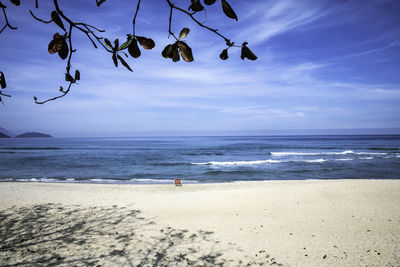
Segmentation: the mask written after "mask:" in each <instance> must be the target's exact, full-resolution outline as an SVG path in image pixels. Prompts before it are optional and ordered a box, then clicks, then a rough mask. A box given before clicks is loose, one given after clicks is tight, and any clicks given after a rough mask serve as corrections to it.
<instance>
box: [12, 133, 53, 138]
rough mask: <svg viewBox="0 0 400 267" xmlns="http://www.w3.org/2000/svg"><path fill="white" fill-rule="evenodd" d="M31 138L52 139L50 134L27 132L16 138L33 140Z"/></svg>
mask: <svg viewBox="0 0 400 267" xmlns="http://www.w3.org/2000/svg"><path fill="white" fill-rule="evenodd" d="M31 137H35V138H36V137H52V136H51V135H49V134H44V133H38V132H27V133H23V134H19V135H17V136H15V138H31Z"/></svg>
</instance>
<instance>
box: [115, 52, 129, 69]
mask: <svg viewBox="0 0 400 267" xmlns="http://www.w3.org/2000/svg"><path fill="white" fill-rule="evenodd" d="M117 57H118V59H119V61H121V63H122V65H124V66H125V68H127V69H128V70H130V71H132V69H131V67H130V66H129V65H128V63H126V61H125V60H124V59H123V57H121V56H120V55H118V54H117Z"/></svg>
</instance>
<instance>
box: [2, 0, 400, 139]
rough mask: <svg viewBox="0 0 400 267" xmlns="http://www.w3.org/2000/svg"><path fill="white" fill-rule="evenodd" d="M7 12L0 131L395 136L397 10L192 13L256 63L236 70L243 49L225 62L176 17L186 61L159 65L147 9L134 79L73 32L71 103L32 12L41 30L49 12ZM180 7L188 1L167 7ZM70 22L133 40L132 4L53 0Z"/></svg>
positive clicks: (164, 33) (378, 6)
mask: <svg viewBox="0 0 400 267" xmlns="http://www.w3.org/2000/svg"><path fill="white" fill-rule="evenodd" d="M33 2H34V1H30V2H29V3H25V2H24V3H22V5H21V6H20V7H13V6H12V5H11V4H9V3H7V5H8V7H7V11H8V16H9V20H10V23H11V24H12V25H13V26H17V27H18V30H17V31H11V30H9V29H6V30H5V31H4V32H3V33H2V34H1V35H0V59H1V60H0V69H1V70H2V71H3V72H4V73H6V77H7V82H8V86H7V89H6V90H5V91H4V92H5V93H10V94H12V96H13V97H12V98H7V99H5V103H6V105H5V106H0V109H1V110H0V126H1V127H4V128H7V129H9V130H11V131H13V132H16V133H19V132H24V131H42V132H48V133H51V134H53V135H55V136H130V135H136V134H141V133H142V134H152V133H159V132H170V133H177V134H179V133H183V134H184V133H185V132H187V131H202V132H204V133H205V134H206V133H207V132H210V133H211V132H217V131H218V132H226V131H247V130H259V131H260V130H261V132H262V130H290V129H338V128H339V129H342V128H346V129H357V128H399V127H400V116H399V114H400V74H399V71H400V15H399V14H400V1H397V0H392V1H383V0H381V1H378V0H363V1H348V0H329V1H323V0H321V1H307V0H304V1H294V0H281V1H276V0H274V1H272V0H252V1H238V0H230V1H229V2H230V3H231V5H232V7H233V8H234V9H235V11H236V13H237V15H238V18H239V21H238V22H236V21H234V20H232V19H229V18H227V17H225V16H224V15H223V13H222V11H221V7H220V3H219V1H217V3H216V4H215V5H214V6H211V7H207V10H206V12H203V13H201V14H200V13H199V14H197V17H198V19H199V20H200V21H202V22H204V23H205V24H206V25H209V26H211V27H215V28H217V29H218V30H219V31H220V32H221V33H222V34H224V35H226V36H227V37H229V38H230V39H231V40H232V41H235V42H237V43H238V44H240V43H242V42H244V41H247V42H248V43H249V47H250V48H251V49H252V51H254V53H255V54H256V55H257V56H258V60H257V61H247V60H245V61H242V60H241V59H240V49H236V50H235V49H232V51H230V53H229V54H230V58H229V60H227V61H221V60H220V59H219V57H218V55H219V53H220V52H221V51H222V50H223V49H224V48H225V42H224V41H223V40H222V39H220V38H219V37H218V36H216V35H215V34H213V33H211V32H208V31H206V30H204V29H203V28H199V27H198V26H196V25H195V24H194V23H193V22H192V21H191V20H190V18H188V17H186V16H184V15H181V14H179V13H178V12H176V11H175V12H174V16H173V18H174V23H173V25H172V26H173V27H172V28H173V31H174V32H175V33H176V34H179V31H180V30H181V28H183V27H189V28H190V29H191V32H190V33H189V35H188V37H187V39H186V41H187V43H188V44H189V45H190V46H191V47H192V49H193V55H194V59H195V61H194V62H191V63H187V62H183V61H180V62H178V63H173V62H172V61H170V60H167V59H164V58H163V57H162V56H161V51H162V49H163V48H164V47H165V46H166V45H167V44H168V43H171V42H173V40H172V39H168V15H169V8H168V5H167V3H166V2H165V1H161V0H159V1H150V0H143V1H142V2H143V3H142V6H141V9H140V11H139V15H138V19H137V23H136V24H137V25H136V33H137V35H142V36H147V37H151V38H152V39H153V40H154V41H155V42H156V47H155V48H154V49H153V50H151V51H144V50H143V49H142V56H141V57H140V58H138V59H133V58H129V59H128V63H129V64H130V65H131V67H132V68H133V72H129V71H127V70H126V69H125V68H123V67H119V68H115V67H114V65H113V63H112V59H111V56H110V54H109V53H106V52H105V51H103V50H101V49H94V48H93V47H92V45H91V43H90V42H89V40H88V39H87V38H86V37H85V36H84V35H82V34H81V33H79V32H75V33H74V35H73V42H74V47H75V48H76V49H77V53H75V54H74V56H73V61H72V64H73V69H79V70H80V72H81V81H80V82H79V85H77V86H73V87H72V90H71V92H70V94H68V95H67V96H66V97H64V98H61V99H59V100H56V101H53V102H49V103H47V104H45V105H36V104H35V103H34V102H33V96H37V97H38V98H39V99H45V98H49V97H53V96H55V95H57V93H58V88H59V86H60V85H63V86H66V84H65V82H63V78H64V73H65V62H64V61H61V59H60V58H59V57H58V56H57V55H50V54H49V53H48V52H47V45H48V43H49V41H50V40H51V39H52V35H53V34H54V33H55V32H61V31H60V29H59V28H58V26H57V25H55V24H53V23H52V24H42V23H40V22H38V21H35V20H34V19H33V18H32V17H30V15H29V8H32V9H33V10H34V12H35V14H36V15H37V16H39V17H41V18H43V19H48V18H49V16H50V12H51V10H53V9H54V8H53V7H52V1H46V2H45V1H41V2H39V3H40V8H39V9H38V10H35V9H34V6H33V5H34V3H33ZM173 2H175V3H176V5H179V6H181V7H186V6H188V3H189V2H190V1H183V0H175V1H173ZM59 3H60V6H61V8H62V9H63V10H64V13H65V14H66V15H67V16H70V17H71V18H73V19H74V20H76V21H82V22H87V23H89V24H92V25H96V26H98V27H100V28H102V29H105V30H106V33H104V35H103V36H105V37H107V38H109V39H110V40H114V39H115V38H120V40H122V39H124V38H126V34H127V33H130V32H131V28H132V17H133V13H134V10H135V7H136V3H132V4H127V3H125V2H123V1H115V0H114V1H112V0H108V1H106V2H105V3H104V4H103V5H102V6H101V7H100V8H97V7H96V4H95V1H94V0H93V1H83V0H81V1H78V0H76V1H73V0H71V1H66V0H59ZM3 23H4V21H3V19H2V20H1V26H2V25H3Z"/></svg>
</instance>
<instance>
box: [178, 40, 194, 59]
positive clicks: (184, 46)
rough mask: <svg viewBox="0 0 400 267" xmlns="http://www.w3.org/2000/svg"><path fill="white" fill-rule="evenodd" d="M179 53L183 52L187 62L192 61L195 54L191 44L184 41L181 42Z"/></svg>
mask: <svg viewBox="0 0 400 267" xmlns="http://www.w3.org/2000/svg"><path fill="white" fill-rule="evenodd" d="M178 45H179V53H180V54H181V57H182V59H183V60H184V61H186V62H192V61H193V54H192V49H191V48H190V46H188V45H187V44H186V43H184V42H179V44H178Z"/></svg>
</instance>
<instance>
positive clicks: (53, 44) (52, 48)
mask: <svg viewBox="0 0 400 267" xmlns="http://www.w3.org/2000/svg"><path fill="white" fill-rule="evenodd" d="M63 40H65V39H64V37H63V36H61V35H60V34H59V33H58V32H57V33H55V34H54V35H53V40H51V41H50V43H49V45H48V48H47V49H48V51H49V53H50V54H54V53H56V52H58V51H60V49H61V48H62V46H63Z"/></svg>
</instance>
